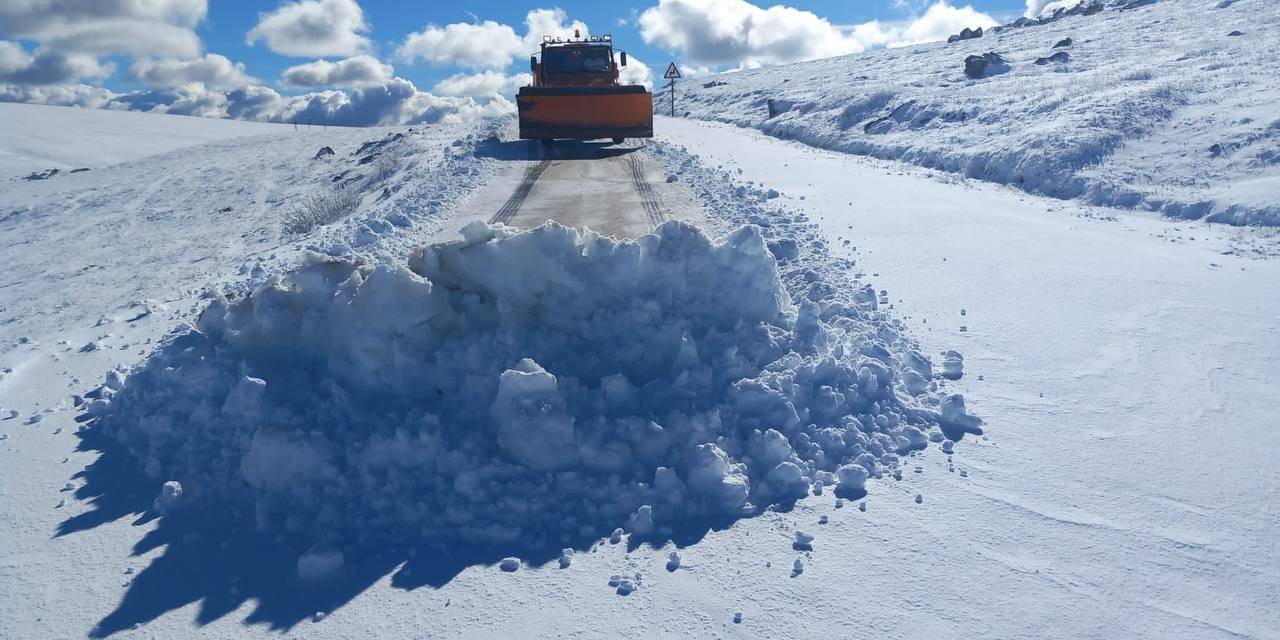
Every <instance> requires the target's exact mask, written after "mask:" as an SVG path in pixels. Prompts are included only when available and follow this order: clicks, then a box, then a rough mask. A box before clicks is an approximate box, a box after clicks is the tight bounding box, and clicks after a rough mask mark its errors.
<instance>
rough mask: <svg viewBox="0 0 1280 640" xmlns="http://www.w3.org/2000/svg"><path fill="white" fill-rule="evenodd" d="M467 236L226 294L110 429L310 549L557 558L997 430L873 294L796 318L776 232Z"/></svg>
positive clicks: (168, 353) (479, 231)
mask: <svg viewBox="0 0 1280 640" xmlns="http://www.w3.org/2000/svg"><path fill="white" fill-rule="evenodd" d="M463 236H464V237H465V240H464V241H461V242H455V243H449V244H443V245H432V246H430V247H427V248H426V249H425V250H423V251H421V252H419V253H417V254H415V255H414V256H413V257H412V258H411V259H410V265H409V268H405V267H401V266H389V265H387V264H379V265H377V266H371V265H367V264H360V263H353V262H350V261H346V260H341V259H336V258H332V257H323V256H319V255H312V256H311V257H310V258H308V259H307V260H306V261H305V263H304V264H303V266H301V267H300V268H299V269H297V270H296V271H293V272H291V273H288V274H285V275H282V276H278V277H274V278H272V279H269V280H268V281H267V282H265V283H263V284H262V285H261V286H259V287H258V288H257V289H256V290H254V291H252V292H251V293H250V294H249V295H247V296H243V297H225V296H220V297H218V298H217V299H216V300H214V301H213V302H212V303H211V304H210V305H209V306H208V308H207V309H206V310H205V311H204V312H203V313H202V315H201V316H200V318H199V322H198V324H197V325H196V326H195V327H194V328H192V329H190V330H185V331H180V332H178V333H177V334H176V335H174V336H172V337H171V338H170V340H169V341H168V342H167V343H166V344H165V345H164V346H163V347H162V348H161V349H160V350H158V351H157V352H156V353H154V354H153V355H152V356H150V357H149V359H148V360H147V361H146V362H145V364H143V365H142V366H141V367H139V368H138V369H137V370H135V371H133V372H132V373H131V374H130V375H129V376H127V378H126V380H125V381H124V383H123V385H122V386H120V389H119V390H118V391H116V390H114V389H113V388H112V387H111V386H106V387H104V388H103V389H102V390H101V393H100V395H101V398H100V399H97V400H94V402H95V403H96V404H95V406H94V410H95V411H96V412H97V413H98V414H100V415H101V416H102V418H101V420H100V422H99V423H98V426H97V427H95V428H100V429H102V431H103V432H104V433H105V434H106V435H107V436H108V437H110V438H113V439H115V440H116V441H118V442H119V443H121V444H122V445H124V446H125V447H126V448H127V449H128V451H130V452H131V453H132V455H133V457H134V458H135V459H136V461H137V464H138V465H139V466H140V468H141V469H143V470H145V473H146V474H147V475H148V476H149V477H151V478H153V479H154V480H155V481H156V482H157V484H159V483H160V482H163V481H177V482H180V483H181V486H182V487H183V490H184V493H183V503H184V507H185V508H191V507H198V508H201V509H224V510H226V511H227V512H228V513H239V514H244V515H245V517H249V515H248V514H252V517H253V518H254V519H255V520H256V523H257V525H258V526H259V527H261V528H263V529H266V530H278V531H285V532H291V533H298V534H301V535H302V536H304V537H308V538H310V539H311V540H313V541H314V542H315V543H316V544H320V545H330V546H333V545H337V546H339V547H345V548H360V547H363V546H364V545H368V544H371V543H374V542H384V541H392V542H411V541H417V540H435V539H439V540H462V541H465V542H468V543H476V544H484V545H506V546H510V547H512V548H517V549H518V548H525V547H534V548H554V549H556V550H558V549H560V548H561V547H563V546H565V544H569V545H570V546H574V545H575V544H582V543H588V544H589V543H590V542H591V541H594V540H595V539H598V538H600V537H602V536H604V535H606V534H607V532H609V531H610V530H613V529H614V528H616V527H624V526H625V527H627V529H628V531H629V532H630V533H631V534H632V537H633V539H637V538H640V539H643V538H650V537H667V536H670V535H671V534H672V532H673V529H674V528H676V527H678V526H688V523H690V522H697V521H701V520H707V519H710V520H725V519H729V520H731V519H734V518H737V517H740V516H743V515H750V514H753V513H756V512H758V511H759V510H760V509H761V508H763V507H766V506H768V505H774V504H779V503H782V504H787V503H791V502H794V501H795V500H797V499H800V498H803V497H804V496H806V495H808V494H809V493H810V491H811V490H812V488H813V486H814V485H815V484H819V485H820V484H828V485H830V484H836V483H837V482H848V483H850V484H852V485H854V486H851V487H847V489H849V490H850V491H851V492H852V493H854V494H856V495H860V494H862V493H864V491H863V487H862V483H863V482H864V481H865V480H866V479H867V477H868V475H871V476H876V477H879V476H881V475H882V474H883V473H884V472H885V471H886V470H891V469H894V468H896V467H897V466H898V464H899V463H898V455H899V454H904V453H907V452H910V451H913V450H916V449H920V448H923V447H925V446H926V445H927V443H928V441H929V439H930V436H931V435H932V434H935V433H936V434H937V435H936V436H935V437H933V438H932V439H933V440H935V441H941V439H942V437H941V431H942V429H943V428H944V427H945V428H946V429H947V430H948V431H949V432H951V435H952V436H953V437H956V438H958V437H959V433H957V432H955V430H956V429H959V430H960V432H961V433H962V432H963V431H964V430H966V429H967V430H971V431H979V430H978V429H977V428H976V422H978V421H977V419H976V418H973V417H972V416H967V415H965V416H961V417H960V418H957V417H956V416H955V415H951V414H948V413H947V411H946V410H945V409H944V407H945V406H948V404H949V403H950V404H954V401H953V400H946V399H943V398H940V397H938V394H936V393H934V392H933V391H932V390H931V389H930V383H929V382H928V381H929V380H931V379H932V377H933V373H932V370H931V365H930V363H929V360H928V358H927V357H925V356H923V355H922V354H920V353H919V352H918V351H916V350H915V348H914V347H913V345H912V344H911V343H910V342H909V341H908V340H907V339H906V338H904V337H903V336H902V335H901V334H900V333H899V325H898V324H896V323H895V322H893V321H891V320H890V319H888V318H887V317H886V316H885V315H884V314H883V312H881V311H879V310H878V309H877V308H876V304H875V300H874V296H872V297H870V299H867V297H866V296H862V298H861V301H855V300H852V299H851V300H849V301H845V302H841V301H839V300H827V301H826V302H825V303H824V304H823V305H822V306H821V310H820V307H819V305H818V304H815V303H814V302H813V301H811V300H809V299H808V294H807V293H806V292H805V291H804V290H798V291H797V293H798V294H799V296H800V297H799V298H798V303H797V302H793V297H792V295H791V294H790V293H789V292H788V290H787V288H786V287H785V286H784V285H783V282H782V279H781V278H780V276H779V272H778V269H777V266H776V263H775V259H774V257H773V254H772V253H771V252H770V250H769V247H768V245H767V244H766V242H765V239H764V237H763V236H762V234H761V232H760V230H759V229H758V228H757V227H752V226H748V227H742V228H739V229H738V230H736V231H734V232H732V233H729V234H728V235H726V236H724V237H723V238H721V239H719V240H712V239H710V238H708V237H707V236H706V235H705V234H704V233H703V232H702V231H700V230H699V229H697V228H695V227H692V226H690V225H687V224H684V223H680V222H675V221H672V222H668V223H666V224H664V225H663V226H661V227H660V228H659V229H658V230H657V231H656V232H655V233H654V234H651V235H647V236H644V237H642V238H640V239H638V240H636V241H623V242H618V241H614V240H613V239H611V238H608V237H604V236H600V235H598V234H596V233H594V232H591V231H590V230H586V231H583V232H580V231H578V230H575V229H571V228H566V227H563V226H559V225H557V224H555V223H547V224H546V225H544V226H542V227H539V228H537V229H534V230H531V231H528V232H516V231H515V230H513V229H510V228H508V227H503V226H501V225H496V226H489V225H486V224H484V223H479V222H477V223H473V224H472V225H471V226H469V227H468V228H467V229H465V230H464V232H463ZM961 406H963V405H961ZM944 422H945V423H946V424H943V423H944ZM851 465H853V466H856V467H858V468H859V469H861V472H859V473H853V472H852V471H851V470H850V466H851ZM837 472H838V473H837Z"/></svg>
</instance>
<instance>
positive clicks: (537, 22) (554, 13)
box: [519, 9, 600, 56]
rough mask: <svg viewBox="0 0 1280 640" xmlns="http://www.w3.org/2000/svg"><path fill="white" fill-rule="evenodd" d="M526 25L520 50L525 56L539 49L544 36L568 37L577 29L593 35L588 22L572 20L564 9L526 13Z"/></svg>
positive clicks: (583, 33) (581, 32)
mask: <svg viewBox="0 0 1280 640" xmlns="http://www.w3.org/2000/svg"><path fill="white" fill-rule="evenodd" d="M524 27H525V35H524V42H523V43H522V44H523V46H522V48H521V50H520V52H519V53H520V54H522V55H524V56H528V55H529V54H531V53H533V52H535V51H537V50H538V47H539V46H540V45H541V44H542V37H543V36H551V37H553V38H554V37H565V38H567V37H569V36H572V35H573V32H574V31H575V30H576V31H578V32H579V33H580V34H582V35H591V30H590V29H588V28H587V23H585V22H583V21H581V20H572V21H570V20H569V16H568V14H566V13H565V12H564V11H563V10H562V9H534V10H533V11H530V12H529V13H527V14H526V15H525V17H524ZM596 35H600V34H596Z"/></svg>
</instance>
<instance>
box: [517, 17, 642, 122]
mask: <svg viewBox="0 0 1280 640" xmlns="http://www.w3.org/2000/svg"><path fill="white" fill-rule="evenodd" d="M625 66H627V54H626V52H625V51H624V52H621V53H620V55H619V61H618V62H617V63H615V62H614V60H613V36H609V35H604V36H590V37H583V36H582V35H581V34H580V33H579V32H578V31H576V30H575V31H574V32H573V37H572V38H552V37H551V36H543V38H542V47H541V51H539V52H538V53H536V54H534V55H533V56H532V57H530V59H529V67H530V70H531V71H533V83H532V84H530V85H529V86H527V87H521V88H520V92H519V93H518V94H516V107H517V108H518V109H519V111H520V138H521V139H524V140H544V141H547V142H550V141H552V140H555V139H557V138H561V139H570V140H595V139H600V138H612V139H613V141H614V142H615V143H618V142H622V141H623V140H625V139H626V138H652V137H653V94H651V93H649V92H648V91H647V90H646V89H645V88H644V87H642V86H640V85H634V84H633V85H624V84H618V71H619V69H620V68H621V67H625Z"/></svg>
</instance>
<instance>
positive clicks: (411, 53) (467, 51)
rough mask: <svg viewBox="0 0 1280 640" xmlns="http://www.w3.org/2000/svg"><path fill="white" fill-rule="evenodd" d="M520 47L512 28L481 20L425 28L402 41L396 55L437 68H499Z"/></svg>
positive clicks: (507, 63)
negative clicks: (473, 22) (474, 22)
mask: <svg viewBox="0 0 1280 640" xmlns="http://www.w3.org/2000/svg"><path fill="white" fill-rule="evenodd" d="M520 48H521V40H520V38H519V36H517V35H516V32H515V29H512V28H511V27H509V26H507V25H505V24H499V23H497V22H494V21H492V20H485V21H484V22H481V23H477V24H468V23H465V22H456V23H454V24H450V25H445V26H443V27H438V26H436V25H427V28H426V29H423V30H422V31H419V32H416V33H411V34H409V36H408V37H406V38H405V41H404V44H402V45H400V50H399V52H398V55H399V57H400V58H401V59H403V60H405V61H407V62H415V61H419V60H421V61H423V62H427V63H430V64H437V65H451V64H456V65H459V66H463V67H469V68H473V69H501V68H503V67H506V66H508V65H510V64H511V61H512V60H513V59H514V58H515V55H516V52H517V51H519V50H520Z"/></svg>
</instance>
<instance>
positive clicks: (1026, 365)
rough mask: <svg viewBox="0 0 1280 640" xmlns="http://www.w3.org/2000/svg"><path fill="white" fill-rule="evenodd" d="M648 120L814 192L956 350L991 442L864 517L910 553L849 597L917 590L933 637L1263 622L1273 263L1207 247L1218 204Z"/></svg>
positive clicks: (827, 226) (1255, 633)
mask: <svg viewBox="0 0 1280 640" xmlns="http://www.w3.org/2000/svg"><path fill="white" fill-rule="evenodd" d="M658 129H659V130H660V131H662V132H663V139H665V140H668V141H670V142H672V143H679V144H683V145H686V146H688V148H689V151H691V152H693V153H696V154H698V155H700V156H701V158H702V160H703V162H704V163H706V164H709V165H712V166H715V165H723V167H724V168H725V169H727V170H730V171H735V172H736V171H737V170H739V169H740V170H741V175H740V178H741V179H742V180H744V181H747V180H754V181H756V182H757V183H763V184H764V185H766V186H767V187H771V188H775V189H777V190H779V191H780V192H781V193H782V194H783V197H784V198H786V199H788V200H789V203H790V204H791V205H793V206H795V207H797V208H800V209H802V210H804V211H807V212H809V213H810V215H811V217H812V218H813V219H814V220H815V221H816V222H818V223H819V224H820V225H821V227H822V228H823V229H824V231H825V232H826V234H827V236H828V238H829V239H830V240H831V241H832V242H833V243H836V244H837V245H838V246H845V247H846V250H847V251H848V252H849V254H850V255H851V256H852V257H854V258H856V259H857V261H858V267H859V270H860V271H862V272H865V275H866V276H867V277H868V279H869V281H870V282H872V283H873V284H874V285H875V287H876V289H885V290H888V292H889V297H890V299H891V300H892V302H893V304H894V307H895V309H896V310H897V311H898V312H899V313H901V314H902V315H903V317H905V318H907V319H908V321H909V322H911V323H915V324H916V325H917V328H916V333H917V335H918V336H920V337H921V340H922V341H923V342H924V343H925V345H926V346H931V347H933V349H934V351H935V352H936V351H939V350H942V349H952V348H955V349H959V350H960V351H962V352H963V353H964V355H965V363H966V376H965V378H964V380H962V381H961V382H960V383H959V385H958V386H959V387H960V388H962V389H963V390H964V392H965V394H966V396H967V397H968V398H969V399H970V403H971V404H972V405H973V406H975V407H978V408H979V409H978V410H979V413H981V414H982V415H984V416H988V417H989V420H988V424H989V429H988V433H989V434H990V437H991V442H990V443H991V445H992V446H981V447H966V448H965V449H964V453H963V457H962V458H961V459H963V460H964V461H965V464H966V465H967V466H970V468H971V469H973V471H972V472H971V473H970V475H969V477H968V478H967V479H964V481H960V482H946V483H941V484H940V485H938V486H936V487H931V488H930V489H931V493H930V496H931V497H932V496H934V495H935V494H934V493H932V492H933V491H937V492H941V494H940V495H936V497H935V498H933V500H932V501H931V502H928V503H926V504H927V505H932V507H931V508H936V509H940V510H944V511H945V512H946V515H939V514H931V515H930V516H928V517H927V518H913V517H912V516H904V517H903V519H901V520H897V521H895V522H894V523H893V524H890V525H888V526H887V527H886V528H882V529H879V535H883V536H884V537H886V538H896V539H899V540H904V539H917V540H918V541H919V542H920V543H921V544H922V545H923V546H922V547H921V551H922V552H924V553H923V555H922V557H921V558H920V561H918V562H902V563H900V564H899V565H898V566H896V567H891V566H888V565H886V566H883V567H882V568H883V569H884V572H883V573H882V574H879V575H878V578H877V579H876V580H872V581H868V583H867V585H866V586H868V587H874V588H871V589H869V590H868V592H863V591H862V590H861V589H859V590H858V596H857V599H858V601H859V603H860V606H859V608H863V607H865V608H866V609H868V610H875V609H881V608H888V609H893V608H896V607H900V606H903V605H904V604H906V603H908V602H919V603H920V604H921V605H922V606H926V607H927V608H928V609H931V610H932V611H931V613H929V614H926V615H925V616H924V618H928V619H929V622H927V623H926V622H924V621H922V620H921V619H919V618H915V617H911V619H912V622H911V623H909V624H908V625H907V626H908V627H909V626H912V625H915V624H921V625H923V626H922V627H920V628H919V629H918V630H919V631H924V630H925V629H926V628H928V629H931V630H932V631H934V632H935V633H936V635H938V637H970V638H976V637H1128V638H1137V637H1180V638H1192V637H1232V636H1240V637H1258V638H1263V637H1273V636H1275V635H1277V634H1280V616H1278V615H1277V614H1276V613H1275V611H1274V609H1273V608H1272V603H1274V602H1276V601H1277V600H1280V587H1278V586H1277V585H1280V563H1278V562H1277V561H1276V559H1275V557H1274V555H1273V554H1272V552H1271V551H1270V550H1271V549H1272V548H1273V547H1274V545H1275V542H1276V537H1275V531H1276V529H1277V527H1278V526H1280V503H1278V502H1277V500H1276V496H1277V495H1280V469H1278V468H1277V467H1276V465H1275V464H1273V463H1272V462H1271V457H1272V455H1273V453H1274V452H1275V451H1276V450H1278V449H1280V433H1278V432H1277V431H1276V430H1275V428H1274V426H1275V424H1276V416H1277V413H1276V411H1277V404H1276V401H1277V398H1278V396H1277V395H1276V393H1275V384H1276V382H1277V381H1280V295H1276V288H1275V283H1276V282H1278V281H1280V263H1277V262H1275V261H1262V260H1252V259H1246V258H1242V257H1237V256H1235V255H1223V252H1224V251H1230V250H1231V249H1230V247H1231V246H1232V241H1233V240H1234V238H1235V235H1236V231H1235V230H1233V229H1230V228H1229V227H1225V226H1213V227H1209V226H1207V225H1204V224H1181V225H1179V224H1170V223H1169V222H1167V221H1164V220H1160V219H1158V218H1155V217H1152V216H1143V215H1139V214H1133V213H1120V214H1118V217H1116V218H1111V217H1110V216H1111V215H1116V214H1115V212H1110V211H1106V210H1101V209H1090V208H1087V207H1083V206H1080V205H1076V204H1072V203H1062V202H1055V201H1051V200H1046V199H1041V198H1035V197H1030V196H1027V195H1025V194H1021V193H1019V192H1016V191H1014V190H1012V189H1008V188H1002V187H997V186H992V185H988V184H982V183H976V182H974V183H968V182H964V181H957V180H955V179H954V178H952V177H948V176H945V175H940V174H930V173H929V172H926V171H922V170H917V169H911V168H904V167H903V166H901V165H898V164H893V163H885V162H878V161H873V160H868V159H863V158H857V157H851V156H847V155H842V154H838V153H831V152H825V151H819V150H814V149H812V148H810V147H806V146H803V145H799V144H795V143H789V142H783V141H779V140H777V139H773V138H770V137H767V136H764V135H761V134H758V133H756V132H754V131H750V130H745V129H740V128H737V127H732V126H727V125H708V124H703V123H694V122H690V121H684V120H669V119H663V120H661V121H660V122H659V124H658ZM846 241H847V244H845V242H846ZM917 526H919V527H923V528H924V529H925V530H926V531H929V532H930V533H931V534H932V535H931V536H930V537H932V538H933V540H932V542H929V541H927V540H925V539H919V538H918V537H917V536H918V535H919V534H918V533H917V532H907V531H905V529H909V528H915V527H917ZM840 546H841V548H842V549H847V547H845V545H844V544H843V543H842V544H840ZM924 547H932V548H929V549H928V550H927V551H925V549H924ZM854 553H855V555H860V554H858V553H856V552H854ZM864 560H865V558H864ZM871 562H874V561H871ZM885 583H889V584H893V585H895V586H894V587H893V588H891V589H888V590H885V589H883V588H882V586H883V585H884V584H885ZM905 585H915V586H913V587H906V586H905ZM917 589H918V590H917ZM926 603H927V604H926ZM1033 603H1034V604H1033ZM1085 620H1088V622H1083V621H1085ZM883 631H885V632H886V633H889V634H890V635H895V636H896V635H898V634H899V633H901V634H902V635H904V636H908V637H910V636H916V637H923V635H924V634H923V633H910V632H905V633H904V631H906V629H904V628H902V627H899V628H898V629H897V630H896V631H892V630H891V629H884V630H883Z"/></svg>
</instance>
